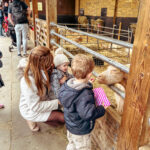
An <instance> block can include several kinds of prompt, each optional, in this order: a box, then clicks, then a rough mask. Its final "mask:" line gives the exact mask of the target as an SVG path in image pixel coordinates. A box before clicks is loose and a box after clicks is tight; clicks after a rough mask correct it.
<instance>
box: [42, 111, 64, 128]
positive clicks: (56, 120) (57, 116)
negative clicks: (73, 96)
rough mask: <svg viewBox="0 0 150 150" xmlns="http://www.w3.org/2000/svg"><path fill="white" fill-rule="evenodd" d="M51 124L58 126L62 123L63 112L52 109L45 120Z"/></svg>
mask: <svg viewBox="0 0 150 150" xmlns="http://www.w3.org/2000/svg"><path fill="white" fill-rule="evenodd" d="M45 123H47V124H49V125H52V126H58V125H60V124H64V123H65V121H64V114H63V113H62V112H61V111H57V110H54V111H52V112H51V114H50V116H49V118H48V120H47V122H45Z"/></svg>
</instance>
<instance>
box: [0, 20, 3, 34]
mask: <svg viewBox="0 0 150 150" xmlns="http://www.w3.org/2000/svg"><path fill="white" fill-rule="evenodd" d="M2 29H3V28H2V24H1V23H0V36H3V33H2Z"/></svg>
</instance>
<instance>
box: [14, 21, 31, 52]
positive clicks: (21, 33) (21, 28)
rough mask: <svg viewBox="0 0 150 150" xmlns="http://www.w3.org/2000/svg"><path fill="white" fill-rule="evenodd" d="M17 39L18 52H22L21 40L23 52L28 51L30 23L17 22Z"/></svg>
mask: <svg viewBox="0 0 150 150" xmlns="http://www.w3.org/2000/svg"><path fill="white" fill-rule="evenodd" d="M15 32H16V39H17V50H18V54H21V40H22V43H23V52H24V54H26V53H27V40H28V24H17V25H15Z"/></svg>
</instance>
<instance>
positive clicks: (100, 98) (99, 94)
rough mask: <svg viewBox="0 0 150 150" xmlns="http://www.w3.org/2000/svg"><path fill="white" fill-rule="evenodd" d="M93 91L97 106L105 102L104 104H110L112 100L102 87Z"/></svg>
mask: <svg viewBox="0 0 150 150" xmlns="http://www.w3.org/2000/svg"><path fill="white" fill-rule="evenodd" d="M93 92H94V97H95V101H96V105H97V106H100V105H102V104H104V106H110V102H109V100H108V98H107V96H106V94H105V92H104V90H103V89H102V88H95V89H93Z"/></svg>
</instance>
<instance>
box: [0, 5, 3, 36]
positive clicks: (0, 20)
mask: <svg viewBox="0 0 150 150" xmlns="http://www.w3.org/2000/svg"><path fill="white" fill-rule="evenodd" d="M3 20H4V16H3V10H2V5H1V4H0V36H3Z"/></svg>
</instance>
